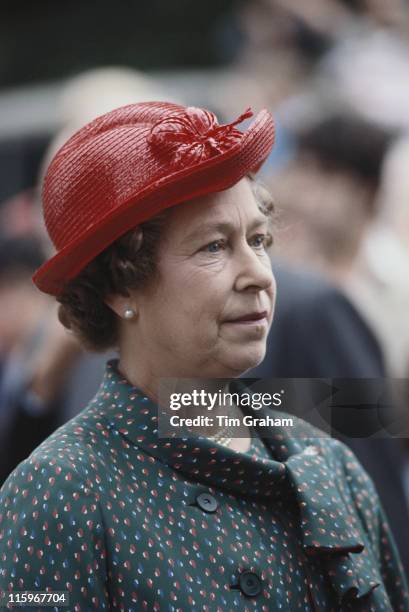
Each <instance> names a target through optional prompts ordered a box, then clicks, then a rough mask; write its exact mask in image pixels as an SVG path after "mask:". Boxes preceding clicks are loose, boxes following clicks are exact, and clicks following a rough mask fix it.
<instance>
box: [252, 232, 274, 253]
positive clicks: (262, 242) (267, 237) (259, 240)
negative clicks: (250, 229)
mask: <svg viewBox="0 0 409 612" xmlns="http://www.w3.org/2000/svg"><path fill="white" fill-rule="evenodd" d="M272 242H273V238H272V236H271V234H256V235H255V236H253V237H252V238H251V240H250V242H249V244H250V246H252V247H254V248H255V249H263V248H267V247H269V246H271V244H272Z"/></svg>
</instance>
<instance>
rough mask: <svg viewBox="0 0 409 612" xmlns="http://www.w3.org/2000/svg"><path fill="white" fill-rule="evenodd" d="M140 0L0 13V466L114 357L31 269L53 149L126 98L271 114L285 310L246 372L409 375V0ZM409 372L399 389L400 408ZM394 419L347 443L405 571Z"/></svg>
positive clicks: (406, 402)
mask: <svg viewBox="0 0 409 612" xmlns="http://www.w3.org/2000/svg"><path fill="white" fill-rule="evenodd" d="M175 4H177V6H175ZM84 5H85V6H84ZM149 6H150V10H149V11H148V10H147V9H146V8H145V9H144V8H141V7H140V6H136V3H135V6H133V4H131V3H125V2H124V3H123V5H122V4H121V11H119V8H118V9H116V8H115V9H113V8H112V3H109V7H108V2H100V3H96V2H93V1H90V2H87V3H82V4H81V5H80V4H79V3H76V2H73V3H70V4H69V5H68V4H67V5H66V6H65V8H64V7H62V6H61V4H59V5H58V7H57V6H56V5H55V3H51V2H44V3H43V7H42V8H41V6H40V7H38V6H37V7H36V8H34V6H31V5H30V7H29V5H28V4H27V7H25V6H24V3H23V6H22V5H21V4H20V5H18V7H19V8H18V7H17V5H14V6H12V5H11V4H10V6H9V11H8V12H7V17H6V19H5V20H3V23H2V25H1V26H0V31H1V33H2V36H1V40H2V42H1V43H0V44H1V45H2V47H3V53H2V62H1V65H0V78H1V83H0V87H1V88H0V161H1V163H0V483H1V482H2V481H3V480H4V479H5V478H6V476H7V475H8V473H9V472H10V471H11V470H12V469H13V468H14V467H15V465H16V464H17V463H18V462H19V461H20V460H22V459H23V458H24V457H25V456H27V454H29V452H31V450H32V449H33V448H34V447H35V446H36V445H38V444H39V443H40V442H41V441H42V439H44V438H45V437H46V436H47V435H48V434H50V433H51V432H52V431H53V430H54V429H55V428H56V427H58V426H59V425H61V424H62V423H63V422H65V421H66V420H67V419H68V418H71V417H72V416H74V415H75V414H76V412H78V411H79V410H80V409H82V408H83V407H85V405H86V403H87V402H88V400H89V399H90V398H91V397H92V396H93V395H94V393H95V391H96V388H97V386H98V383H99V382H100V380H101V376H102V371H103V366H104V364H105V361H106V360H107V359H108V358H110V357H111V356H112V355H107V354H105V355H87V354H85V353H84V351H83V350H82V349H81V348H80V347H79V346H78V345H77V343H76V341H75V340H74V339H73V338H72V337H71V336H69V335H68V334H67V332H66V331H65V330H63V328H62V326H61V325H60V323H59V322H58V320H57V316H56V312H57V304H56V303H55V300H54V299H53V298H49V297H48V296H46V295H44V294H41V293H40V292H39V291H38V290H37V289H36V288H35V287H34V285H33V284H32V281H31V276H32V273H33V272H34V270H35V269H36V268H37V267H39V266H40V265H41V263H42V261H44V259H46V258H47V256H48V255H49V254H50V253H51V252H52V245H50V244H49V242H48V239H47V236H46V233H45V230H44V227H43V224H42V220H41V179H42V176H43V174H44V172H45V169H46V167H47V163H48V162H49V161H50V159H51V157H52V156H53V154H54V153H55V152H56V150H57V149H58V147H59V146H60V145H61V144H62V143H63V142H64V141H65V140H66V139H67V138H68V137H69V136H70V135H71V134H72V133H73V132H74V131H75V130H76V129H77V128H79V127H81V126H82V125H83V124H84V123H86V122H87V121H89V120H91V119H93V118H94V117H96V116H98V115H100V114H102V113H104V112H106V111H109V110H111V109H112V108H115V107H117V106H121V105H123V104H127V103H133V102H138V101H144V100H154V99H163V100H171V101H175V102H181V103H183V104H187V105H197V106H204V107H207V108H210V109H211V110H213V111H214V112H216V114H217V115H218V117H219V119H220V122H223V121H226V122H228V121H232V120H234V119H235V118H236V117H237V116H238V115H239V114H241V113H242V112H243V111H244V110H245V109H246V108H247V107H248V106H251V107H252V108H253V109H254V110H255V111H257V110H258V109H260V108H261V107H267V108H268V109H269V110H271V112H272V113H273V115H274V117H275V119H276V129H277V134H276V146H275V149H274V152H273V153H272V155H271V156H270V158H269V159H268V160H267V162H266V164H265V166H264V168H263V170H262V173H261V177H262V180H263V182H264V184H265V185H266V186H267V187H268V188H269V190H270V191H271V192H272V194H273V197H274V199H275V202H276V213H277V214H276V231H275V247H274V250H273V269H274V271H275V272H276V275H277V279H278V301H277V316H276V320H275V323H274V324H273V330H272V334H271V338H270V343H269V352H268V354H267V357H266V360H265V362H264V363H263V364H262V366H261V367H260V368H258V369H257V370H256V371H255V372H254V375H255V376H264V377H274V376H276V377H281V376H282V377H285V376H288V377H305V378H310V377H311V378H312V377H318V378H320V377H322V378H348V377H349V378H354V377H362V378H378V377H379V378H382V377H390V378H391V379H393V378H396V379H401V380H403V381H405V380H407V379H409V74H408V73H409V2H408V1H407V0H388V1H387V2H385V1H384V0H308V2H299V0H251V1H247V2H246V1H245V0H241V1H234V0H231V1H229V2H224V3H220V2H215V1H211V2H207V3H206V6H205V7H202V6H199V5H197V6H196V8H194V7H193V6H192V3H187V2H185V1H183V2H180V3H173V4H169V3H165V2H164V1H161V0H156V1H155V2H151V3H149ZM57 9H58V13H57ZM42 11H44V13H42ZM114 11H118V13H117V12H114ZM119 13H120V14H119ZM402 388H403V392H401V393H400V394H399V396H396V398H394V400H393V401H395V402H397V403H399V404H400V407H401V409H402V410H404V411H405V410H406V412H407V411H408V406H409V388H408V386H407V385H406V386H405V384H403V386H402V387H400V389H402ZM394 433H395V435H396V437H395V438H394V439H393V438H389V439H388V438H387V437H386V436H384V435H383V436H379V438H378V439H376V440H368V439H361V440H359V439H350V440H347V439H344V441H346V443H347V444H348V443H349V444H350V446H351V447H352V448H353V450H354V452H356V454H357V455H358V457H359V459H360V460H361V461H362V463H363V464H364V466H365V467H366V468H367V470H368V471H369V473H370V475H371V476H372V477H373V478H374V480H375V482H376V484H377V486H378V489H379V492H380V495H381V499H382V501H383V503H384V505H385V508H386V510H387V513H388V515H389V519H390V522H391V525H392V528H393V529H394V531H395V536H396V539H397V541H398V544H399V545H400V548H401V555H402V558H403V561H404V564H405V565H406V568H407V569H408V568H409V430H407V431H404V430H403V428H401V429H400V430H396V431H395V432H394ZM340 437H341V439H342V435H340ZM375 437H376V436H375ZM352 438H353V434H352Z"/></svg>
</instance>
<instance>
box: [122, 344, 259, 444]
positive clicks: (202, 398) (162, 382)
mask: <svg viewBox="0 0 409 612" xmlns="http://www.w3.org/2000/svg"><path fill="white" fill-rule="evenodd" d="M118 369H119V371H120V372H121V373H122V375H123V376H124V377H125V378H126V379H127V380H128V381H129V382H130V383H131V384H132V385H134V386H135V387H137V388H138V389H140V390H141V391H142V392H143V393H144V394H145V395H146V396H147V397H149V398H150V399H151V400H152V401H154V402H155V403H156V404H158V405H159V406H162V407H163V408H164V409H165V410H166V413H167V414H174V415H175V414H177V415H179V416H180V417H184V418H188V417H192V418H193V417H196V416H199V415H200V416H203V417H210V418H211V420H209V422H208V424H206V423H204V424H203V425H200V426H195V427H194V433H195V434H196V435H204V436H208V437H213V436H215V435H217V434H219V435H220V434H222V433H225V431H226V426H228V423H229V421H227V420H226V419H225V418H224V417H229V418H232V417H236V418H240V417H241V416H242V412H241V410H240V408H238V406H237V405H236V403H235V402H234V396H233V399H231V398H230V394H231V392H230V390H229V382H230V379H229V378H226V377H225V378H215V379H204V378H200V377H198V376H197V377H194V378H192V377H189V378H187V377H183V375H179V376H177V375H176V374H175V372H172V371H164V372H161V373H159V372H148V371H147V370H146V367H145V368H138V364H137V363H136V362H135V361H134V360H133V361H130V360H129V358H128V359H126V358H124V355H123V354H122V353H121V355H120V362H119V364H118ZM227 394H228V395H227ZM171 398H172V402H173V406H174V408H176V407H178V409H177V410H175V411H173V410H170V406H171V405H172V404H171ZM182 398H183V401H182ZM210 423H211V424H210ZM227 429H228V431H230V434H231V437H233V438H239V442H240V441H241V442H240V444H241V446H243V442H242V440H243V439H244V438H246V439H247V438H248V437H249V431H248V428H247V427H245V426H244V425H242V424H240V426H239V427H231V426H230V427H227ZM235 442H236V441H235V440H233V443H232V445H231V446H232V447H234V446H236V444H235Z"/></svg>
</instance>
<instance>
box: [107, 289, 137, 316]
mask: <svg viewBox="0 0 409 612" xmlns="http://www.w3.org/2000/svg"><path fill="white" fill-rule="evenodd" d="M104 302H105V304H106V305H107V306H109V308H111V310H113V311H114V312H115V314H116V315H117V316H118V317H119V318H120V319H123V318H124V313H125V311H126V310H127V309H129V308H132V309H133V310H134V311H135V313H136V312H137V310H136V304H135V300H133V299H132V297H131V296H129V295H120V294H119V293H113V294H112V295H108V296H106V297H105V300H104Z"/></svg>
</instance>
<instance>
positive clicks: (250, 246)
mask: <svg viewBox="0 0 409 612" xmlns="http://www.w3.org/2000/svg"><path fill="white" fill-rule="evenodd" d="M269 236H270V229H269V222H268V218H267V217H266V216H265V215H263V213H262V212H260V210H259V208H258V205H257V202H256V200H255V198H254V196H253V193H252V190H251V187H250V184H249V182H248V179H242V180H241V181H240V182H239V183H237V184H236V185H235V186H233V187H232V188H230V189H228V190H225V191H222V192H219V193H216V194H210V195H208V196H203V197H200V198H197V199H195V200H191V201H190V202H188V203H185V204H182V205H179V206H176V207H175V208H173V209H172V210H171V211H170V216H169V220H168V224H167V227H166V230H165V235H164V237H163V239H162V243H161V244H160V246H159V263H158V277H157V279H156V280H155V282H154V283H152V285H150V286H149V288H147V289H144V290H143V291H142V292H134V293H132V298H133V299H134V304H135V305H136V309H137V321H136V324H135V326H134V329H135V339H134V341H135V343H136V344H135V353H139V354H140V355H142V356H143V357H142V358H143V360H144V362H145V367H147V368H149V367H150V368H151V372H152V373H153V374H154V375H156V376H167V377H190V378H194V377H201V378H206V377H207V378H211V377H214V378H217V377H233V376H238V375H239V374H241V373H243V372H244V371H246V370H248V369H250V368H252V367H254V366H255V365H257V364H258V363H260V362H261V361H262V359H263V357H264V354H265V349H266V340H267V334H268V331H269V328H270V325H271V322H272V317H273V309H274V298H275V283H274V277H273V274H272V271H271V264H270V257H269V254H268V252H267V250H266V247H267V245H268V239H269ZM145 360H146V361H145Z"/></svg>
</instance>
